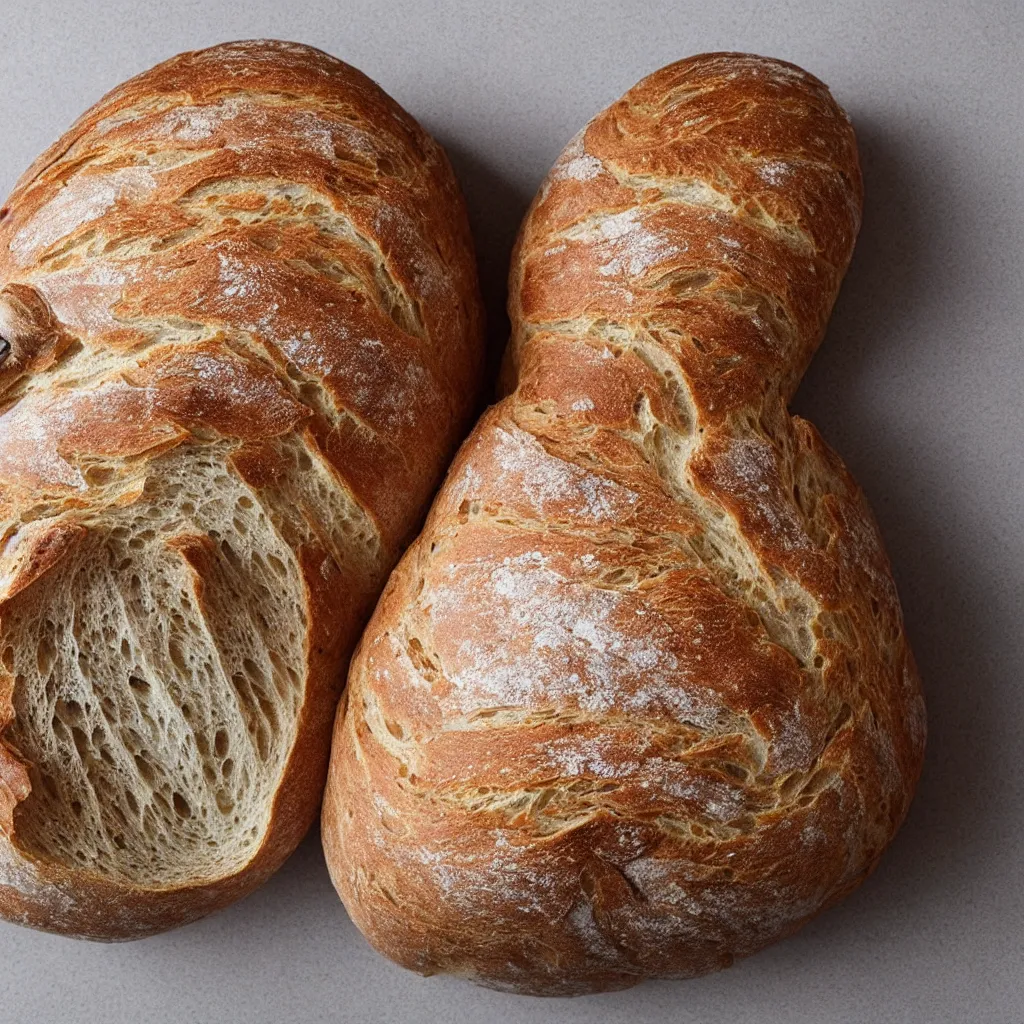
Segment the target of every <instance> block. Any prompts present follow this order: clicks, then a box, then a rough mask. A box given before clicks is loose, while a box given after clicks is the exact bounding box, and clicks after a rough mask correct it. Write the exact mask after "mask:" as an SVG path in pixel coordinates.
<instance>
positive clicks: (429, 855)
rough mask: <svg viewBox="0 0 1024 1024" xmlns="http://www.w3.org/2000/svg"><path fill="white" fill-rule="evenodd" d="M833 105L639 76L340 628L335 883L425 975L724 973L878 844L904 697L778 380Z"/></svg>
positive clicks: (775, 69) (814, 333) (766, 67)
mask: <svg viewBox="0 0 1024 1024" xmlns="http://www.w3.org/2000/svg"><path fill="white" fill-rule="evenodd" d="M860 213H861V177H860V172H859V169H858V160H857V151H856V144H855V140H854V134H853V131H852V128H851V126H850V123H849V121H848V119H847V117H846V115H845V114H844V113H843V111H842V110H840V108H839V107H838V106H837V105H836V103H835V102H834V101H833V99H832V98H831V96H830V95H829V92H828V90H827V89H826V88H825V86H824V85H822V83H821V82H819V81H818V80H817V79H815V78H813V77H812V76H811V75H809V74H807V73H805V72H804V71H801V70H800V69H799V68H796V67H794V66H792V65H790V64H786V63H782V62H779V61H775V60H767V59H763V58H760V57H754V56H748V55H743V54H710V55H705V56H699V57H694V58H692V59H690V60H685V61H682V62H680V63H677V64H673V65H672V66H670V67H667V68H664V69H663V70H661V71H658V72H657V73H655V74H654V75H652V76H651V77H649V78H647V79H646V80H644V81H643V82H641V83H640V84H639V85H637V86H636V87H635V88H633V89H632V90H630V91H629V92H628V93H627V94H626V95H625V96H624V97H623V98H622V99H621V100H619V101H618V102H616V103H614V104H613V105H612V106H611V107H609V108H608V109H607V110H605V111H604V112H603V113H601V114H600V115H598V116H597V117H596V118H595V119H594V120H593V121H592V122H591V123H590V124H589V125H588V126H587V128H586V129H585V130H584V131H582V132H581V133H580V134H579V135H578V136H577V137H576V138H575V139H574V140H573V141H572V142H571V143H570V145H569V146H568V148H567V149H566V150H565V152H564V153H563V154H562V156H561V158H560V159H559V160H558V162H557V163H556V164H555V166H554V168H553V170H552V171H551V173H550V175H549V176H548V178H547V180H546V181H545V183H544V185H543V186H542V188H541V190H540V192H539V194H538V196H537V197H536V199H535V201H534V203H533V206H532V208H531V210H530V211H529V214H528V216H527V218H526V221H525V223H524V225H523V228H522V231H521V234H520V238H519V242H518V246H517V249H516V252H515V253H514V256H513V265H512V271H511V300H510V311H511V316H512V321H513V336H512V341H511V345H510V348H509V352H508V356H507V361H506V369H505V381H506V385H507V390H508V392H509V393H508V395H507V397H506V398H504V400H502V401H501V402H500V403H499V404H498V405H497V406H495V407H494V408H492V409H491V410H490V411H488V412H487V413H486V414H485V415H484V417H483V419H482V420H481V421H480V423H479V424H478V426H477V427H476V429H475V431H474V433H473V434H472V435H471V437H470V439H469V440H468V441H467V442H466V444H465V445H464V446H463V448H462V451H461V453H460V454H459V456H458V457H457V459H456V461H455V463H454V465H453V467H452V469H451V470H450V472H449V475H448V478H447V482H446V483H445V485H444V487H443V489H442V492H441V494H440V496H439V498H438V500H437V502H436V503H435V506H434V508H433V510H432V512H431V514H430V516H429V518H428V521H427V525H426V528H425V530H424V532H423V535H422V536H421V537H420V538H419V540H418V541H417V542H416V543H415V544H414V545H413V547H412V548H411V549H410V550H409V551H408V552H407V553H406V555H405V556H404V558H403V560H402V562H401V563H400V565H399V567H398V568H397V569H396V570H395V572H394V574H393V575H392V577H391V580H390V582H389V584H388V586H387V588H386V590H385V593H384V595H383V597H382V599H381V601H380V603H379V605H378V607H377V610H376V613H375V615H374V617H373V619H372V620H371V623H370V626H369V628H368V630H367V632H366V633H365V634H364V637H363V640H362V642H361V645H360V648H359V650H358V652H357V654H356V656H355V658H354V659H353V665H352V669H351V672H350V676H349V690H348V695H347V705H346V709H345V712H344V713H343V714H342V715H340V716H339V720H338V723H337V726H336V731H335V739H334V750H333V755H332V764H331V772H330V777H329V781H328V789H327V795H326V798H325V813H324V819H323V834H324V843H325V847H326V852H327V857H328V862H329V864H330V868H331V873H332V876H333V879H334V883H335V885H336V886H337V888H338V890H339V892H340V894H341V896H342V899H343V900H344V902H345V904H346V906H347V907H348V909H349V911H350V913H351V914H352V917H353V918H354V920H355V922H356V923H357V924H358V926H359V927H360V928H361V929H362V930H363V932H364V933H365V934H366V936H367V937H368V938H369V940H370V941H371V942H372V943H373V944H374V945H375V946H376V947H377V948H378V949H379V950H381V951H382V952H383V953H385V954H386V955H387V956H389V957H391V958H393V959H394V960H397V961H398V962H399V963H401V964H404V965H405V966H407V967H410V968H412V969H413V970H416V971H420V972H422V973H424V974H431V973H436V972H450V973H454V974H457V975H463V976H466V977H469V978H472V979H474V980H476V981H478V982H481V983H483V984H486V985H490V986H494V987H498V988H504V989H509V990H514V991H518V992H529V993H538V994H559V995H566V994H575V993H581V992H590V991H596V990H603V989H615V988H621V987H625V986H628V985H632V984H634V983H635V982H637V981H639V980H640V979H642V978H645V977H689V976H693V975H697V974H701V973H703V972H706V971H711V970H714V969H716V968H719V967H723V966H725V965H727V964H729V963H730V962H732V960H733V959H734V958H735V957H739V956H744V955H746V954H749V953H752V952H754V951H755V950H757V949H760V948H761V947H763V946H764V945H766V944H767V943H769V942H772V941H773V940H775V939H778V938H780V937H782V936H784V935H787V934H788V933H790V932H792V931H794V930H795V929H796V928H798V927H799V926H800V925H801V924H803V923H804V922H805V921H807V920H808V919H809V918H810V917H811V916H812V915H814V914H815V913H817V912H818V911H819V910H821V909H822V908H823V907H826V906H828V905H829V904H831V903H833V902H834V901H836V900H837V899H839V898H840V897H842V896H843V895H844V894H846V893H848V892H849V891H850V890H851V889H852V888H854V887H855V886H856V885H857V884H858V883H859V882H860V881H861V880H862V879H863V878H864V877H865V875H867V873H868V872H870V871H871V869H872V868H873V867H874V865H875V863H876V861H877V859H878V857H879V855H880V853H881V852H882V850H883V848H884V847H885V846H886V844H887V843H888V842H889V840H890V839H891V838H892V836H893V834H894V832H895V831H896V829H897V827H898V826H899V824H900V822H901V821H902V819H903V817H904V814H905V813H906V810H907V806H908V803H909V801H910V798H911V793H912V791H913V789H914V785H915V782H916V779H917V776H918V772H919V769H920V766H921V758H922V750H923V745H924V737H925V716H924V707H923V703H922V699H921V694H920V688H919V683H918V677H917V673H916V670H915V667H914V662H913V659H912V657H911V653H910V651H909V649H908V647H907V642H906V639H905V637H904V632H903V624H902V619H901V613H900V607H899V603H898V600H897V595H896V591H895V588H894V586H893V581H892V577H891V575H890V569H889V563H888V561H887V558H886V555H885V554H884V552H883V550H882V545H881V541H880V539H879V534H878V530H877V528H876V526H875V523H874V521H873V519H872V516H871V513H870V511H869V509H868V507H867V505H866V504H865V501H864V498H863V495H862V494H861V492H860V491H859V490H858V488H857V485H856V484H855V483H854V481H853V480H852V479H851V478H850V476H849V474H848V473H847V471H846V470H845V468H844V467H843V465H842V463H841V462H840V460H839V459H838V457H837V456H836V455H835V454H834V453H833V452H831V451H830V450H829V448H828V447H827V446H826V445H825V443H824V442H823V441H822V439H821V437H820V436H819V435H818V433H817V432H816V431H815V429H814V427H813V426H811V424H809V423H807V422H805V421H803V420H800V419H798V418H795V417H791V416H790V415H789V413H788V412H787V403H788V401H789V399H790V398H791V396H792V393H793V391H794V389H795V388H796V386H797V383H798V382H799V380H800V378H801V375H802V374H803V372H804V369H805V367H806V366H807V363H808V360H809V359H810V358H811V355H812V353H813V352H814V350H815V348H816V346H817V345H818V343H819V342H820V340H821V337H822V334H823V332H824V330H825V325H826V321H827V319H828V316H829V313H830V310H831V308H832V304H833V301H834V300H835V297H836V294H837V292H838V289H839V285H840V281H841V279H842V276H843V274H844V272H845V270H846V267H847V264H848V262H849V260H850V257H851V254H852V251H853V245H854V239H855V236H856V233H857V229H858V226H859V221H860Z"/></svg>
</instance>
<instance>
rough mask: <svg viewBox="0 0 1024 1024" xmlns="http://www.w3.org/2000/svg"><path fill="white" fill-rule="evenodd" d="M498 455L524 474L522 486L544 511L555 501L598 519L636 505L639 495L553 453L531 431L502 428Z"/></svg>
mask: <svg viewBox="0 0 1024 1024" xmlns="http://www.w3.org/2000/svg"><path fill="white" fill-rule="evenodd" d="M496 433H497V435H498V444H497V446H496V452H495V457H496V459H497V462H498V465H499V466H500V467H501V469H502V470H503V471H504V473H506V474H510V475H516V476H518V477H519V478H520V487H521V489H522V491H523V494H524V495H525V497H526V498H527V499H528V500H529V502H530V504H531V505H533V507H534V508H535V509H536V511H537V512H538V513H539V514H540V515H542V516H543V515H544V512H545V509H546V508H547V507H548V506H549V505H551V504H554V503H558V504H560V505H563V506H564V507H565V508H566V509H567V510H568V511H569V512H570V513H574V514H576V515H581V516H586V517H587V518H590V519H594V520H597V521H604V520H607V519H614V518H616V516H618V515H620V514H622V513H624V512H626V511H628V510H629V509H630V508H632V507H633V506H635V505H636V503H637V501H638V500H639V496H638V495H637V494H636V493H635V492H633V491H630V490H628V489H627V488H625V487H623V486H621V485H620V484H617V483H615V482H613V481H611V480H606V479H605V478H604V477H599V476H595V475H594V474H593V473H588V472H587V471H586V470H585V469H581V468H580V467H579V466H574V465H572V464H571V463H568V462H564V461H562V460H561V459H558V458H555V457H554V456H553V455H549V454H548V453H547V452H546V451H545V450H544V447H543V445H541V443H540V442H539V441H538V440H537V439H536V438H535V437H533V436H532V435H531V434H528V433H526V432H525V431H522V430H518V429H516V428H513V429H512V430H506V429H504V428H498V430H497V431H496Z"/></svg>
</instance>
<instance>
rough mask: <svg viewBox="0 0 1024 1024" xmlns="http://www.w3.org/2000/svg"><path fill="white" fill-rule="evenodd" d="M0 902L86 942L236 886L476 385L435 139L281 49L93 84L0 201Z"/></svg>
mask: <svg viewBox="0 0 1024 1024" xmlns="http://www.w3.org/2000/svg"><path fill="white" fill-rule="evenodd" d="M0 284H2V285H3V289H2V292H0V335H2V336H3V337H4V338H5V340H6V341H7V343H8V347H9V351H7V355H6V358H5V359H4V361H3V363H2V365H0V727H2V731H3V736H2V740H3V742H2V744H0V832H2V834H0V913H2V914H3V916H5V917H7V918H8V919H10V920H13V921H19V922H23V923H25V924H29V925H33V926H36V927H40V928H46V929H52V930H56V931H61V932H67V933H73V934H77V935H83V936H87V937H90V938H104V939H113V938H129V937H134V936H140V935H144V934H146V933H149V932H154V931H157V930H160V929H163V928H167V927H170V926H172V925H176V924H180V923H182V922H184V921H188V920H190V919H193V918H196V917H198V916H200V915H202V914H204V913H207V912H209V911H211V910H213V909H216V908H217V907H219V906H222V905H224V904H225V903H227V902H229V901H230V900H233V899H235V898H237V897H239V896H241V895H243V894H245V893H246V892H248V891H250V890H251V889H253V888H254V887H255V886H257V885H258V884H259V883H260V882H261V881H262V880H264V879H265V878H266V877H267V876H268V875H269V874H270V873H271V872H273V871H274V870H275V869H276V868H277V867H278V866H279V865H280V864H281V862H282V861H283V860H284V858H285V857H286V856H287V855H288V854H289V853H290V852H291V850H292V849H293V848H294V847H295V845H296V844H297V843H298V841H299V839H300V838H301V837H302V835H303V833H304V832H305V831H306V830H307V828H308V827H309V825H310V823H311V822H312V821H313V820H314V818H315V816H316V813H317V810H318V808H319V803H320V798H321V795H322V786H323V781H324V778H325V775H326V769H327V758H328V752H329V745H330V729H331V722H332V720H333V713H334V710H335V706H336V702H337V698H338V696H339V693H340V691H341V687H342V683H343V681H344V670H345V667H346V665H347V660H348V657H349V655H350V653H351V649H352V646H353V645H354V643H355V641H356V639H357V636H358V631H359V629H360V628H361V627H362V625H363V624H364V622H365V617H366V616H367V615H368V614H369V612H370V611H371V610H372V605H373V601H374V600H375V598H376V596H377V594H378V593H379V589H380V587H381V586H382V585H383V582H384V580H385V579H386V575H387V572H388V571H389V569H390V568H391V566H392V565H393V564H394V561H395V560H396V559H397V557H398V555H399V554H400V551H401V547H402V545H403V543H405V542H407V540H408V537H409V535H410V534H411V532H413V531H414V530H415V529H416V527H417V526H418V525H419V521H420V517H421V515H422V513H423V511H424V510H425V506H426V502H427V501H428V499H429V497H430V494H431V493H432V491H433V489H434V488H435V487H436V485H437V482H438V481H439V478H440V475H441V473H442V471H443V469H444V466H445V464H446V462H447V460H448V458H449V457H450V454H451V451H452V449H453V447H454V445H455V444H456V443H457V442H458V440H459V438H460V437H461V435H462V432H463V428H464V427H466V426H468V424H467V423H466V422H465V420H466V417H467V415H468V414H470V413H471V410H472V408H473V404H474V393H475V388H476V378H477V373H478V369H479V366H480V362H481V348H482V340H481V311H480V305H479V300H478V295H477V286H476V277H475V269H474V261H473V255H472V251H471V243H470V239H469V234H468V229H467V223H466V217H465V213H464V209H463V204H462V200H461V198H460V195H459V192H458V189H457V186H456V183H455V180H454V177H453V175H452V171H451V169H450V167H449V164H448V162H447V160H446V158H445V156H444V154H443V152H442V150H441V149H440V147H439V146H438V145H437V144H436V143H435V142H434V141H433V140H431V139H430V138H429V137H428V136H427V135H426V133H425V132H424V131H423V130H422V129H421V128H420V127H419V126H418V125H417V124H416V123H415V122H414V121H413V119H412V118H411V117H409V115H408V114H406V113H405V112H404V111H403V110H401V108H399V107H398V105H397V104H396V103H394V102H393V101H392V100H391V99H390V98H389V97H388V96H386V95H385V94H384V93H383V92H382V91H381V90H380V89H379V88H378V87H377V86H376V85H374V84H373V83H372V82H371V81H370V80H369V79H367V78H366V77H365V76H363V75H362V74H360V73H359V72H358V71H356V70H355V69H353V68H351V67H348V66H347V65H345V64H343V63H341V62H340V61H337V60H335V59H333V58H331V57H329V56H327V55H326V54H323V53H320V52H319V51H316V50H312V49H310V48H308V47H304V46H298V45H293V44H289V43H278V42H244V43H234V44H229V45H224V46H218V47H214V48H213V49H209V50H204V51H201V52H196V53H186V54H183V55H181V56H179V57H176V58H174V59H173V60H170V61H168V62H167V63H165V64H161V65H160V66H159V67H157V68H154V69H153V70H151V71H149V72H147V73H146V74H144V75H141V76H140V77H138V78H135V79H133V80H132V81H130V82H128V83H127V84H125V85H123V86H121V87H120V88H118V89H116V90H115V91H114V92H112V93H111V94H110V95H108V96H107V97H106V98H105V99H103V100H102V101H101V102H100V103H99V104H97V105H96V106H95V107H93V108H92V109H91V110H90V111H89V112H88V113H86V114H85V115H84V116H83V117H82V118H81V120H79V121H78V123H77V124H76V125H75V126H74V127H73V128H72V129H71V130H70V131H69V132H68V133H67V134H66V135H65V136H64V137H63V138H62V139H61V140H60V141H59V142H58V143H56V145H54V146H53V147H52V148H51V149H50V150H48V151H47V152H46V153H45V154H44V155H43V156H42V157H40V159H39V160H38V161H37V162H36V163H35V164H34V165H33V167H32V168H31V169H30V170H29V171H28V173H27V174H26V175H25V177H24V178H23V179H22V180H21V181H20V182H19V184H18V185H17V187H16V188H15V190H14V193H13V195H12V196H11V198H10V200H9V202H8V204H7V205H6V206H5V207H4V208H3V211H2V219H0Z"/></svg>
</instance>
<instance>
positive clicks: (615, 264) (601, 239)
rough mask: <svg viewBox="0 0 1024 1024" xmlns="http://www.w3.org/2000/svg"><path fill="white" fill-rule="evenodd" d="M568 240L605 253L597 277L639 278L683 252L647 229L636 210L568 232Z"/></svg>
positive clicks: (605, 218) (607, 217) (671, 242)
mask: <svg viewBox="0 0 1024 1024" xmlns="http://www.w3.org/2000/svg"><path fill="white" fill-rule="evenodd" d="M567 237H571V238H574V239H576V240H577V241H584V242H590V243H597V245H598V246H599V247H601V248H602V249H604V250H605V251H606V252H607V254H608V259H607V260H605V262H604V263H602V264H601V266H600V267H599V268H598V273H600V274H602V275H603V276H605V277H611V276H613V275H617V274H625V275H627V276H628V277H639V276H641V275H643V274H645V273H646V272H647V271H648V270H650V268H651V267H652V266H654V265H655V264H657V263H661V262H663V261H664V260H667V259H669V258H670V257H671V256H675V255H676V254H677V253H679V252H681V251H683V249H682V248H681V247H680V246H679V245H677V244H676V243H675V242H673V241H672V240H670V239H669V238H667V237H666V236H665V235H663V234H659V233H658V232H656V231H652V230H650V229H649V228H647V227H646V226H645V225H644V223H643V221H642V219H641V217H640V211H639V210H637V209H630V210H624V211H623V212H622V213H615V214H610V215H608V216H605V217H601V218H599V219H598V220H597V222H596V223H594V224H589V225H586V226H585V227H584V228H583V230H582V231H581V232H571V233H569V235H568V236H567Z"/></svg>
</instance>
